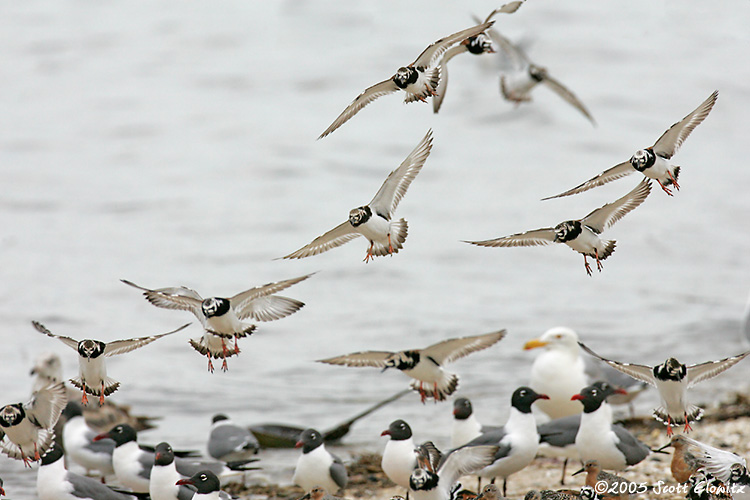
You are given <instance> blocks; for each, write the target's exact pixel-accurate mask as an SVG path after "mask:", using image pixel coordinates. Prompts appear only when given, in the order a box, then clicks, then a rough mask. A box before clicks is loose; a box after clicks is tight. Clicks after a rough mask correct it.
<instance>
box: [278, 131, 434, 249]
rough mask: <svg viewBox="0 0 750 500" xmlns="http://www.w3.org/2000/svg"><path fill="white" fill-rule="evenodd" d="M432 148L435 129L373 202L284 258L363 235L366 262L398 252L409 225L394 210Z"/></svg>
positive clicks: (400, 166)
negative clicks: (367, 243) (375, 257)
mask: <svg viewBox="0 0 750 500" xmlns="http://www.w3.org/2000/svg"><path fill="white" fill-rule="evenodd" d="M431 150H432V130H429V131H428V132H427V135H425V136H424V138H423V139H422V140H421V141H419V144H417V147H415V148H414V150H413V151H412V152H411V153H409V156H407V157H406V159H405V160H404V161H403V162H401V165H399V167H398V168H397V169H396V170H394V171H393V172H391V173H390V174H389V175H388V177H387V178H386V179H385V182H384V183H383V185H382V186H381V187H380V189H379V190H378V192H377V193H376V194H375V197H374V198H373V199H372V201H370V203H368V204H367V205H364V206H361V207H358V208H353V209H352V210H350V211H349V220H347V221H345V222H342V223H341V224H339V225H338V226H336V227H335V228H333V229H331V230H330V231H328V232H327V233H325V234H323V235H322V236H318V237H317V238H315V239H314V240H313V241H312V242H311V243H310V244H308V245H305V246H304V247H302V248H300V249H299V250H297V251H296V252H292V253H290V254H289V255H286V256H284V257H283V258H284V259H302V258H304V257H310V256H311V255H317V254H319V253H323V252H326V251H328V250H330V249H331V248H336V247H338V246H341V245H343V244H344V243H346V242H348V241H350V240H353V239H354V238H356V237H357V236H359V235H362V236H364V237H365V238H367V240H368V241H369V242H370V246H369V247H368V249H367V255H365V259H364V260H365V262H369V260H370V259H371V258H374V256H376V255H377V256H382V255H393V254H394V253H398V251H399V250H400V249H401V248H403V245H404V240H406V235H407V232H408V227H407V224H406V221H405V220H404V219H399V220H392V218H393V213H394V212H395V211H396V208H397V207H398V204H399V202H400V201H401V198H403V196H404V195H405V194H406V190H407V189H409V186H410V185H411V182H412V181H413V180H414V178H415V177H416V176H417V174H418V173H419V172H420V170H421V169H422V166H423V165H424V162H425V161H426V160H427V157H428V156H429V155H430V151H431Z"/></svg>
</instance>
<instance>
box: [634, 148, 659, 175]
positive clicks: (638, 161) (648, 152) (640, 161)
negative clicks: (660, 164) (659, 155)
mask: <svg viewBox="0 0 750 500" xmlns="http://www.w3.org/2000/svg"><path fill="white" fill-rule="evenodd" d="M654 163H656V155H655V154H654V150H653V149H651V148H646V149H639V150H638V151H636V152H635V154H634V155H633V156H632V158H630V164H631V165H632V166H633V168H634V169H636V170H637V171H639V172H643V171H644V170H646V169H647V168H649V167H652V166H653V165H654Z"/></svg>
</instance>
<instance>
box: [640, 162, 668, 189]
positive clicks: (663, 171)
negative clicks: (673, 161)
mask: <svg viewBox="0 0 750 500" xmlns="http://www.w3.org/2000/svg"><path fill="white" fill-rule="evenodd" d="M670 167H671V165H670V164H669V160H666V159H664V158H662V157H661V156H659V155H656V161H655V162H654V164H653V165H651V166H650V167H649V168H647V169H646V170H644V171H643V175H645V176H646V177H649V178H651V179H655V180H657V181H661V182H662V184H664V183H665V182H666V181H667V180H669V174H668V172H669V171H670V170H671V168H670Z"/></svg>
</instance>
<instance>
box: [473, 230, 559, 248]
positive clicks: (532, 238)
mask: <svg viewBox="0 0 750 500" xmlns="http://www.w3.org/2000/svg"><path fill="white" fill-rule="evenodd" d="M554 242H555V230H554V229H553V228H551V227H545V228H542V229H534V230H533V231H526V232H525V233H518V234H511V235H510V236H503V237H502V238H495V239H494V240H484V241H465V242H464V243H471V244H472V245H479V246H482V247H534V246H538V245H549V244H550V243H554Z"/></svg>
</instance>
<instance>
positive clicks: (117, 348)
mask: <svg viewBox="0 0 750 500" xmlns="http://www.w3.org/2000/svg"><path fill="white" fill-rule="evenodd" d="M188 326H190V323H185V324H184V325H182V326H181V327H179V328H177V329H175V330H172V331H171V332H167V333H160V334H159V335H151V336H150V337H138V338H134V339H125V340H113V341H112V342H107V345H106V347H104V355H105V356H106V357H110V356H117V355H118V354H125V353H126V352H130V351H134V350H136V349H138V348H139V347H143V346H145V345H148V344H150V343H151V342H153V341H154V340H158V339H160V338H162V337H164V336H166V335H172V334H173V333H177V332H179V331H180V330H183V329H185V328H187V327H188Z"/></svg>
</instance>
